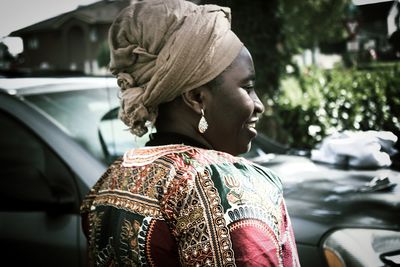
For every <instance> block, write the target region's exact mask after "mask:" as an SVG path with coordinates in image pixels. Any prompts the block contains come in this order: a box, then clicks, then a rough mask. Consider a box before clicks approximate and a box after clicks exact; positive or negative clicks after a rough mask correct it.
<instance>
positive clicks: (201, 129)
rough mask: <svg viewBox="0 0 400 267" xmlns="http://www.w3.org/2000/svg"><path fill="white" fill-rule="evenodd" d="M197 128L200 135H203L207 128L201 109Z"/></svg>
mask: <svg viewBox="0 0 400 267" xmlns="http://www.w3.org/2000/svg"><path fill="white" fill-rule="evenodd" d="M198 128H199V132H200V133H204V132H205V131H206V130H207V128H208V123H207V121H206V118H205V117H204V110H203V109H201V118H200V121H199V125H198Z"/></svg>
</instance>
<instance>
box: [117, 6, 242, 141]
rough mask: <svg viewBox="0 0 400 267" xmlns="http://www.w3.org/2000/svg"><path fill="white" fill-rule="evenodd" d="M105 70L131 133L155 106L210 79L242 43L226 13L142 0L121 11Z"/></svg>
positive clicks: (143, 128)
mask: <svg viewBox="0 0 400 267" xmlns="http://www.w3.org/2000/svg"><path fill="white" fill-rule="evenodd" d="M109 45H110V50H111V62H110V70H111V72H112V73H113V74H114V75H116V76H117V79H118V85H119V86H120V88H121V92H122V93H121V98H122V99H121V108H120V114H119V116H120V118H121V120H122V121H123V122H124V123H125V124H126V125H127V126H129V127H130V128H131V132H132V133H133V134H135V135H138V136H142V135H143V134H144V133H146V132H147V127H146V125H145V124H146V122H147V121H150V122H152V123H154V122H155V119H156V117H157V107H158V105H159V104H161V103H164V102H168V101H171V100H173V99H174V98H176V97H177V96H179V95H180V94H182V93H183V92H186V91H189V90H192V89H194V88H197V87H199V86H201V85H204V84H206V83H207V82H209V81H211V80H212V79H214V78H215V77H216V76H218V74H220V73H221V72H222V71H223V70H224V69H226V68H227V67H228V66H229V65H230V64H231V63H232V61H233V60H234V59H235V57H236V56H237V55H238V54H239V51H240V49H241V48H242V46H243V44H242V43H241V42H240V40H239V39H238V37H237V36H236V35H235V34H234V33H233V32H232V31H231V30H230V10H229V9H228V8H224V7H219V6H216V5H202V6H198V5H195V4H193V3H191V2H188V1H184V0H144V1H137V2H135V3H133V4H132V5H130V6H129V7H127V8H125V9H124V10H123V11H122V12H121V13H120V14H119V15H118V17H117V18H116V19H115V21H114V22H113V24H112V25H111V28H110V31H109Z"/></svg>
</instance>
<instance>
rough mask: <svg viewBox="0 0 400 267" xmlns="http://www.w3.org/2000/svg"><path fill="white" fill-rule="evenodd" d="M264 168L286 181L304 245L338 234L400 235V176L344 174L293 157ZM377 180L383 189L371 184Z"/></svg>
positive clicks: (275, 159)
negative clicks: (369, 231) (386, 232)
mask: <svg viewBox="0 0 400 267" xmlns="http://www.w3.org/2000/svg"><path fill="white" fill-rule="evenodd" d="M260 163H261V164H262V165H264V166H266V167H268V168H270V169H272V170H273V171H275V172H276V173H277V174H278V175H279V176H280V177H281V179H282V182H283V185H284V194H285V200H286V204H287V206H288V211H289V214H290V217H291V219H292V221H293V226H294V231H295V234H296V238H298V239H299V240H302V242H306V243H310V244H317V243H318V242H319V240H320V238H321V236H323V235H324V234H325V233H326V232H328V231H330V230H333V229H335V228H345V227H351V228H353V227H354V228H360V227H361V228H383V229H394V230H399V229H400V220H399V214H400V185H399V183H400V173H399V172H397V171H394V170H391V169H377V170H357V169H340V168H338V167H334V166H332V165H325V164H318V163H315V162H313V161H311V160H310V159H309V158H306V157H301V156H290V155H276V156H272V157H271V156H270V157H269V159H268V160H267V161H264V162H260ZM376 177H377V178H376ZM374 178H375V181H376V180H377V179H378V178H381V180H379V181H380V182H381V183H379V181H378V183H377V184H376V183H373V182H371V181H372V180H373V179H374ZM373 184H375V186H372V185H373Z"/></svg>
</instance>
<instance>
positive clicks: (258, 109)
mask: <svg viewBox="0 0 400 267" xmlns="http://www.w3.org/2000/svg"><path fill="white" fill-rule="evenodd" d="M253 101H254V113H264V111H265V107H264V104H263V103H262V102H261V100H260V98H259V97H258V95H257V93H254V98H253Z"/></svg>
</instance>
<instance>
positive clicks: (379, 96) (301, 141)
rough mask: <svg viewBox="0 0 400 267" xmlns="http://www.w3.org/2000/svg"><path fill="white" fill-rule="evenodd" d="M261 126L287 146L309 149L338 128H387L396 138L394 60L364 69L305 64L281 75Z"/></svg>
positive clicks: (397, 72)
mask: <svg viewBox="0 0 400 267" xmlns="http://www.w3.org/2000/svg"><path fill="white" fill-rule="evenodd" d="M264 102H265V103H266V104H267V105H266V106H267V107H268V109H267V112H266V113H265V114H264V117H263V119H262V124H261V128H262V129H261V131H263V132H264V133H266V134H267V135H268V136H270V137H272V138H273V139H275V140H277V141H279V142H281V143H283V144H286V145H289V146H290V147H293V148H301V149H310V148H312V147H314V146H315V145H316V144H317V143H318V142H320V141H321V140H322V139H323V138H324V137H325V136H327V135H329V134H331V133H333V132H335V131H342V130H362V131H366V130H387V131H392V132H393V133H394V134H396V135H397V136H398V137H400V121H399V120H400V64H392V65H388V66H386V67H385V68H384V67H381V66H380V67H375V68H370V69H343V68H336V69H333V70H321V69H318V68H310V69H306V70H304V71H303V72H302V74H301V75H298V76H286V77H284V78H283V79H282V80H281V82H280V90H279V92H278V93H277V94H276V95H275V96H274V98H273V99H264Z"/></svg>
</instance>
